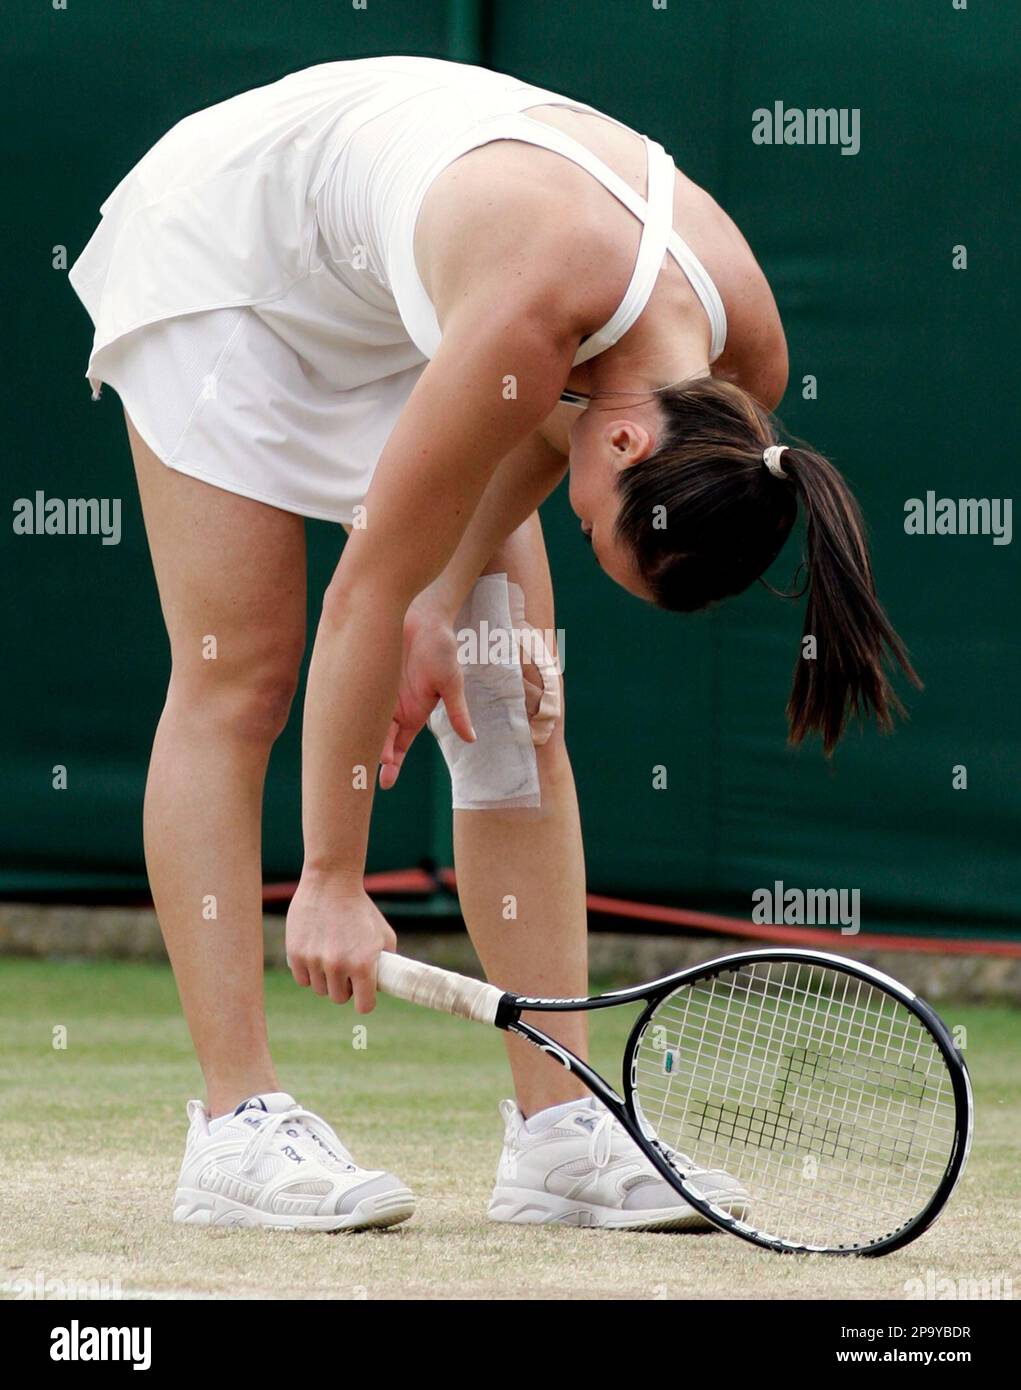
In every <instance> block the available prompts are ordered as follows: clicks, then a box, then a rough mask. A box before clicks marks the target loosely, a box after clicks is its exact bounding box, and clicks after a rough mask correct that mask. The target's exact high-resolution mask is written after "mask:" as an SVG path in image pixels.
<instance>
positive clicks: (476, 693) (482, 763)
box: [429, 574, 545, 811]
mask: <svg viewBox="0 0 1021 1390" xmlns="http://www.w3.org/2000/svg"><path fill="white" fill-rule="evenodd" d="M516 587H517V586H516V585H509V584H508V583H507V576H506V575H505V574H485V575H483V576H482V578H481V579H478V580H476V581H475V584H474V586H473V588H472V591H471V593H470V594H469V595H468V598H467V599H466V600H465V603H464V606H463V607H462V608H461V611H460V613H458V615H457V619H456V621H455V623H454V633H455V636H456V637H457V642H458V654H459V657H460V659H461V668H462V671H463V673H464V691H465V699H466V700H467V702H468V711H469V713H470V715H471V721H472V727H473V728H474V730H475V733H476V736H477V737H476V742H475V743H465V742H464V741H463V740H462V739H460V738H459V737H458V736H457V734H456V733H455V732H454V730H453V728H452V727H451V724H450V720H449V718H448V717H447V711H446V709H445V708H444V706H443V703H442V701H441V702H440V703H439V704H438V705H437V706H436V708H435V709H434V710H433V712H432V714H431V715H430V717H429V728H430V729H431V730H432V732H433V734H434V735H435V736H436V741H437V743H439V745H440V751H441V752H442V753H443V757H444V759H445V760H446V764H447V767H448V768H449V769H450V783H451V790H452V792H453V803H454V808H455V810H459V811H486V810H495V809H497V808H500V809H513V808H517V807H535V806H538V805H539V804H540V794H539V766H538V763H537V762H536V757H535V748H534V747H533V744H532V733H531V730H530V728H529V724H528V713H527V710H526V707H525V682H524V677H523V675H522V670H521V660H520V652H519V649H518V643H517V641H516V640H515V639H514V635H513V630H514V621H513V617H512V613H511V597H510V590H511V589H512V588H516ZM519 592H520V591H519ZM544 683H545V682H544Z"/></svg>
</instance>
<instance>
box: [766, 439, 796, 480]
mask: <svg viewBox="0 0 1021 1390" xmlns="http://www.w3.org/2000/svg"><path fill="white" fill-rule="evenodd" d="M787 448H789V445H787V444H770V445H769V446H768V448H765V449H763V451H762V462H763V463H764V464H765V465H766V467H767V468H768V469H769V471H770V473H772V475H773V477H774V478H789V477H790V474H789V473H785V472H784V471H783V469H782V468H781V467H780V455H781V454H782V453H783V451H784V450H785V449H787Z"/></svg>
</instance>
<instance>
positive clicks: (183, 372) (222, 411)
mask: <svg viewBox="0 0 1021 1390" xmlns="http://www.w3.org/2000/svg"><path fill="white" fill-rule="evenodd" d="M290 336H291V335H290V334H289V333H288V320H287V318H286V316H282V315H277V316H275V315H274V312H273V306H272V305H270V306H262V307H249V306H244V307H241V308H229V309H208V310H204V311H203V312H201V313H195V314H184V315H182V316H180V317H177V318H171V319H164V320H162V321H160V322H158V323H154V324H149V325H147V326H146V327H144V328H140V329H136V330H135V332H133V333H129V334H128V335H127V336H126V337H124V338H121V339H119V340H118V341H117V342H116V343H115V344H113V345H112V346H111V347H110V348H109V349H107V351H106V354H105V356H104V363H103V381H104V382H105V383H107V384H109V385H110V386H112V387H113V389H114V390H115V391H116V392H117V394H118V395H119V396H120V398H121V401H122V402H123V404H124V408H125V409H126V411H127V413H128V415H129V416H130V417H131V422H132V424H133V425H134V426H135V428H136V430H137V431H138V433H139V434H140V435H141V437H142V438H143V439H144V440H145V442H146V444H148V446H149V448H150V449H152V451H153V453H154V454H155V455H156V456H157V458H159V459H161V460H162V462H163V463H165V464H166V465H167V466H168V467H169V468H173V469H176V470H177V471H178V472H180V473H187V474H188V475H189V476H191V477H193V478H199V479H201V480H202V481H203V482H206V483H210V484H212V485H213V486H214V487H219V488H223V489H225V490H226V491H227V492H234V493H238V494H239V495H240V496H242V497H251V498H254V499H255V500H256V501H259V502H265V503H267V504H268V505H270V506H273V507H279V508H280V509H281V510H283V511H288V512H297V513H298V514H299V515H301V516H308V517H317V518H320V519H322V520H324V521H337V522H346V523H348V524H350V523H351V522H352V520H353V519H354V517H353V513H354V508H355V507H357V506H358V505H359V504H360V503H361V502H362V500H363V499H364V497H365V493H366V491H367V490H368V486H369V482H370V480H371V478H372V474H373V471H374V470H375V466H376V463H377V461H378V459H379V455H380V453H381V452H382V449H383V447H384V445H385V444H386V441H387V438H388V437H389V435H390V433H391V431H392V429H393V427H394V425H395V424H396V422H397V418H398V416H399V415H400V412H401V411H402V410H403V408H404V405H405V404H406V402H407V399H408V397H409V396H410V395H411V392H412V390H413V389H414V386H415V383H416V382H417V380H418V378H419V377H420V376H421V374H422V370H423V367H424V365H425V364H424V363H421V362H420V363H418V364H417V365H415V366H413V367H410V368H408V369H406V370H404V371H401V372H397V373H394V374H393V375H390V376H386V377H383V378H381V379H380V380H378V381H371V382H368V383H367V384H365V385H363V386H357V387H354V388H350V387H348V388H346V389H337V388H336V387H335V386H334V385H332V384H331V382H330V381H329V379H328V378H327V377H326V376H325V375H324V374H323V372H321V371H320V370H319V369H318V368H317V366H316V365H315V363H314V362H313V361H312V360H310V357H309V356H308V355H306V354H305V353H304V352H303V351H301V350H299V349H300V347H303V346H304V344H301V343H299V344H298V345H297V346H296V344H295V342H294V341H293V340H292V341H289V340H288V339H289V337H290ZM324 365H325V364H324ZM94 397H95V398H96V399H98V398H99V389H98V387H97V389H96V390H95V391H94Z"/></svg>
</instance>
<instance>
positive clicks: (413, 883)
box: [263, 868, 1021, 959]
mask: <svg viewBox="0 0 1021 1390" xmlns="http://www.w3.org/2000/svg"><path fill="white" fill-rule="evenodd" d="M297 886H298V885H297V884H296V883H273V884H267V885H266V886H265V888H264V889H263V900H264V901H265V902H286V901H287V900H288V899H289V898H291V897H292V896H293V894H294V890H295V889H296V888H297ZM438 887H441V888H444V889H446V890H447V891H448V892H450V893H456V892H457V879H456V876H455V874H454V871H453V869H437V870H436V872H435V874H433V873H430V872H429V871H428V870H427V869H421V868H417V869H394V870H391V871H389V872H386V873H378V874H366V876H365V888H366V891H367V892H368V893H369V894H371V895H373V896H385V895H386V894H388V893H398V894H410V895H414V896H422V897H426V896H429V895H430V894H432V893H434V892H435V891H436V889H437V888H438ZM586 902H587V904H588V909H589V911H590V912H598V913H601V914H603V915H604V916H606V917H620V918H623V919H625V920H627V921H632V922H649V923H654V924H657V925H659V926H672V927H684V928H687V929H688V930H694V931H702V932H712V933H715V934H717V935H719V936H735V937H740V938H743V939H745V940H748V941H764V942H771V943H773V944H774V945H781V946H817V947H819V948H821V949H829V950H832V949H833V948H834V946H839V945H841V944H843V945H844V947H845V948H852V947H853V948H854V949H855V950H861V951H919V952H922V953H924V954H929V955H939V954H942V955H952V956H1005V957H1009V958H1013V959H1021V941H991V940H988V939H979V940H975V941H969V940H965V939H962V938H960V937H942V936H896V935H893V934H892V933H885V932H859V933H858V934H857V935H855V936H847V937H844V936H840V937H839V939H838V938H837V937H836V934H835V933H834V932H833V931H827V930H820V929H817V928H813V927H792V926H787V925H784V924H780V923H776V924H773V923H767V922H762V923H759V922H748V921H745V920H743V919H742V918H739V917H724V916H721V915H719V914H717V913H712V912H695V911H693V910H691V909H690V908H683V907H664V906H661V905H659V904H657V903H636V902H630V901H629V900H628V899H626V898H610V897H607V896H605V895H604V894H601V893H589V894H588V895H587V898H586Z"/></svg>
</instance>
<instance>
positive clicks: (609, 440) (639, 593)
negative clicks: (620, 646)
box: [568, 401, 659, 600]
mask: <svg viewBox="0 0 1021 1390" xmlns="http://www.w3.org/2000/svg"><path fill="white" fill-rule="evenodd" d="M658 415H659V406H658V404H657V403H655V402H647V403H645V404H642V405H640V406H636V407H634V408H632V409H630V410H628V412H627V414H626V415H620V414H618V413H616V412H615V411H614V410H609V409H607V408H606V407H605V406H603V405H600V404H599V403H598V401H597V402H594V403H593V404H591V405H588V406H586V407H585V408H584V409H583V410H579V411H578V413H577V418H576V419H575V420H574V421H572V423H571V426H570V428H569V430H568V439H569V442H570V446H571V450H570V455H569V458H568V462H569V465H570V476H569V482H568V487H569V496H570V501H571V510H572V511H573V512H574V514H575V516H576V517H577V518H578V520H579V521H580V522H581V529H582V532H583V534H584V535H585V537H586V539H587V540H588V541H589V543H590V544H591V546H592V551H593V554H594V555H595V557H596V560H597V561H598V562H599V565H600V567H601V568H602V569H603V570H605V572H606V573H607V574H608V575H609V576H610V578H611V579H612V580H614V582H615V583H617V584H620V585H621V586H622V587H623V588H625V589H627V591H628V593H631V594H634V595H635V597H636V598H641V599H646V600H650V599H651V595H650V593H649V590H648V588H647V587H646V585H645V583H644V581H643V580H642V578H641V575H640V574H639V573H638V570H637V568H636V567H635V564H634V560H633V559H632V555H631V551H630V549H629V548H628V547H627V546H625V545H623V544H622V543H621V542H620V541H619V540H618V539H617V536H616V534H615V529H614V528H615V526H616V521H617V512H618V510H619V507H620V499H619V496H618V493H617V478H618V476H619V474H620V472H621V470H622V469H624V468H632V467H634V466H636V465H639V464H641V462H642V460H643V459H646V458H648V457H649V455H650V454H651V453H652V452H653V451H654V450H655V448H656V440H655V429H656V427H657V426H658V423H659V420H658Z"/></svg>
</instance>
